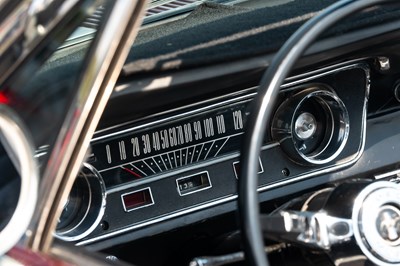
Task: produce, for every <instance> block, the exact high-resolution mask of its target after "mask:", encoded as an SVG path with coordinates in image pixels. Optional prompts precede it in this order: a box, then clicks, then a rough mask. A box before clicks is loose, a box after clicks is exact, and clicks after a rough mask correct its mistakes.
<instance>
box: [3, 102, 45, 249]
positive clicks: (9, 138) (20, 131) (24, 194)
mask: <svg viewBox="0 0 400 266" xmlns="http://www.w3.org/2000/svg"><path fill="white" fill-rule="evenodd" d="M0 139H1V141H2V143H3V145H4V147H5V149H6V151H7V153H8V154H9V156H12V157H13V158H12V160H13V163H14V167H15V168H16V170H17V172H18V173H19V175H20V178H21V186H20V191H19V197H18V202H17V206H16V208H15V210H14V213H13V214H12V216H11V218H10V220H9V221H8V223H7V224H6V226H5V227H4V228H3V230H1V232H0V256H1V255H3V254H5V253H6V252H7V251H8V250H10V249H11V248H12V247H13V246H15V245H16V244H17V243H18V242H19V240H20V239H21V237H23V236H24V235H25V233H26V230H27V228H28V226H29V224H30V222H31V218H32V216H33V213H34V210H35V207H36V200H37V196H38V195H37V191H38V184H39V171H38V164H37V162H36V160H35V157H34V155H33V145H32V141H31V138H30V135H29V134H28V131H27V130H26V128H25V126H24V123H23V122H22V120H21V119H20V118H19V117H18V115H17V114H16V113H15V112H14V111H12V110H11V109H10V108H9V107H8V106H6V105H0Z"/></svg>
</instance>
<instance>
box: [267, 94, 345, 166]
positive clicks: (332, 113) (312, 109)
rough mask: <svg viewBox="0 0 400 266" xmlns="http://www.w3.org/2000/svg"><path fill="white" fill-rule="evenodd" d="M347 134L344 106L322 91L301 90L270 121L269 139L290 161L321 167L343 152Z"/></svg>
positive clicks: (333, 96) (334, 97)
mask: <svg viewBox="0 0 400 266" xmlns="http://www.w3.org/2000/svg"><path fill="white" fill-rule="evenodd" d="M349 131H350V121H349V114H348V112H347V109H346V107H345V105H344V103H343V102H342V101H341V100H340V99H339V97H338V96H336V95H335V94H334V93H332V92H330V91H329V90H327V89H325V88H320V87H313V88H309V89H304V90H302V91H300V92H299V93H297V94H295V95H293V96H291V97H290V98H289V99H287V100H286V101H284V102H283V103H282V104H281V106H280V107H279V108H278V110H277V111H276V113H275V116H274V119H273V122H272V132H271V133H272V137H273V139H275V140H277V141H279V143H280V145H281V147H282V149H283V150H284V151H285V152H286V154H287V155H288V156H289V158H290V159H292V160H293V161H295V162H297V163H299V164H311V165H320V164H325V163H328V162H331V161H332V160H334V159H335V158H336V157H337V156H338V155H339V154H340V153H341V152H342V150H343V149H344V146H345V145H346V142H347V139H348V136H349Z"/></svg>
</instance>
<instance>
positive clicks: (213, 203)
mask: <svg viewBox="0 0 400 266" xmlns="http://www.w3.org/2000/svg"><path fill="white" fill-rule="evenodd" d="M353 68H361V69H363V70H364V72H365V75H366V81H367V84H366V88H365V97H364V108H363V115H362V129H361V136H360V145H359V149H358V151H357V152H356V154H355V155H354V156H353V158H350V159H349V160H348V161H345V162H339V163H337V164H335V165H333V166H330V167H326V168H323V169H320V170H318V171H314V172H309V173H307V174H305V175H300V176H297V177H290V179H285V180H283V181H280V182H276V183H273V184H269V185H267V186H263V187H259V188H258V189H257V191H258V192H264V191H267V190H271V189H273V188H277V187H281V186H284V185H288V184H291V183H294V182H298V181H301V180H304V179H307V178H310V177H313V176H316V175H323V174H327V173H330V172H334V171H337V170H340V169H343V168H346V167H348V166H351V165H352V164H354V163H355V162H357V161H358V159H359V158H360V157H361V156H362V152H363V151H364V148H365V142H366V138H365V136H366V131H367V103H368V98H369V92H370V73H369V69H368V67H367V66H366V65H365V64H363V63H357V64H353V65H349V66H343V67H340V68H338V69H337V70H336V71H340V70H346V69H353ZM325 69H326V68H325ZM336 71H335V70H331V71H329V72H327V73H329V74H330V73H334V72H336ZM314 72H316V71H313V72H310V73H314ZM321 75H322V74H321ZM321 75H320V76H321ZM308 80H310V79H308ZM296 84H297V83H296ZM276 145H279V144H276V143H275V144H274V146H276ZM267 146H268V145H267ZM264 149H265V148H262V150H264ZM238 156H239V155H238V153H237V154H235V155H233V157H232V155H231V156H230V158H229V159H232V158H235V157H238ZM221 159H222V160H228V159H227V158H226V157H223V158H220V159H219V160H218V161H217V160H214V161H210V162H208V164H204V165H203V166H205V165H209V164H214V163H216V162H220V161H221ZM186 170H187V169H184V171H186ZM181 172H183V171H182V169H181V171H177V172H175V174H178V173H181ZM161 178H162V176H161V177H159V178H158V179H161ZM151 181H153V179H152V180H151ZM136 185H139V184H138V183H136V184H134V186H136ZM131 186H133V185H131ZM122 189H124V188H123V187H121V188H119V189H118V190H110V191H109V193H113V192H117V191H119V190H122ZM237 197H238V196H237V195H228V196H226V197H223V198H220V199H216V200H214V201H210V202H206V203H203V204H198V205H195V206H194V207H191V208H186V209H183V210H179V211H177V212H174V213H171V214H167V215H164V216H160V217H156V218H154V219H150V220H147V221H143V222H142V223H137V224H134V225H132V226H128V227H125V228H123V229H120V230H117V231H114V232H111V233H108V234H104V235H101V236H97V237H94V238H90V239H87V240H84V241H82V242H79V243H77V244H76V245H78V246H79V245H86V244H90V243H93V242H96V241H99V240H102V239H106V238H109V237H112V236H116V235H119V234H122V233H126V232H129V231H132V230H136V229H139V228H143V227H146V226H149V225H152V224H156V223H159V222H162V221H165V220H169V219H172V218H175V217H178V216H182V215H185V214H188V213H191V212H195V211H199V210H202V209H207V208H210V207H212V206H216V205H220V204H223V203H226V202H229V201H233V200H235V199H237Z"/></svg>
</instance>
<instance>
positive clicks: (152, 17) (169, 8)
mask: <svg viewBox="0 0 400 266" xmlns="http://www.w3.org/2000/svg"><path fill="white" fill-rule="evenodd" d="M203 2H204V0H172V1H171V0H167V1H166V0H153V1H151V2H150V4H149V6H148V8H147V9H146V14H145V18H144V21H143V24H144V25H145V24H149V23H152V22H155V21H159V20H162V19H165V18H168V17H172V16H175V15H180V14H184V13H186V12H189V11H192V10H193V9H194V8H196V6H198V5H200V4H201V3H203ZM211 2H216V3H224V4H227V3H229V2H234V1H233V0H214V1H211ZM103 13H104V5H102V6H99V7H98V8H97V10H96V11H95V12H94V13H93V15H91V16H90V17H88V18H87V19H86V20H85V21H84V23H83V25H82V26H83V27H86V28H91V29H97V27H98V26H99V25H100V20H101V17H102V15H103Z"/></svg>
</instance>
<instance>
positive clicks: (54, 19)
mask: <svg viewBox="0 0 400 266" xmlns="http://www.w3.org/2000/svg"><path fill="white" fill-rule="evenodd" d="M145 3H146V1H144V0H137V1H124V0H119V1H111V2H110V3H108V4H107V12H106V14H105V16H104V17H103V19H104V21H103V22H102V24H101V25H100V27H99V28H98V30H97V33H96V36H95V38H94V40H93V42H92V45H91V47H90V49H89V51H88V53H87V56H86V58H85V59H84V62H83V68H82V70H81V71H80V76H79V78H78V82H77V83H76V84H75V87H76V90H73V92H74V95H71V98H73V100H72V104H71V105H70V106H69V109H68V112H67V113H65V114H64V117H63V122H62V127H61V128H60V130H59V132H55V134H57V140H56V142H55V144H54V145H52V146H51V147H52V149H51V150H49V151H48V153H49V159H48V161H47V163H46V164H45V165H43V167H44V169H42V171H41V172H42V173H43V175H42V176H41V178H40V183H39V184H38V185H39V188H38V186H37V185H35V184H34V183H35V181H36V182H37V181H38V178H37V168H36V164H35V159H34V156H33V152H32V151H30V153H22V151H18V152H17V154H15V156H14V157H16V158H19V159H20V160H19V161H18V160H16V161H15V160H14V161H15V162H17V165H18V162H19V164H21V160H22V159H23V160H24V162H25V163H26V164H27V165H31V166H32V167H31V168H33V170H32V169H30V170H31V173H30V176H29V181H30V183H29V184H30V186H29V187H30V189H33V190H34V193H27V194H26V195H33V196H30V197H29V200H30V204H27V205H26V206H27V208H28V207H29V211H27V215H26V217H25V220H26V221H25V225H24V223H22V224H21V223H20V224H19V225H23V226H22V227H21V226H20V227H19V228H22V232H23V233H25V238H24V239H25V241H23V243H24V244H25V245H26V247H27V250H29V249H30V250H32V251H34V252H40V253H43V254H50V253H51V252H52V251H54V252H55V251H57V252H56V253H57V256H58V257H59V258H61V259H65V260H66V261H69V262H71V263H74V264H82V263H83V262H82V261H80V259H82V258H84V257H85V256H79V255H78V254H77V256H70V253H69V252H68V250H69V247H63V248H60V245H56V248H54V247H52V244H53V234H54V231H55V227H56V224H57V219H58V217H59V215H60V213H61V211H62V208H63V205H62V203H63V202H65V200H66V198H67V196H68V194H69V191H70V189H71V186H72V184H73V182H74V180H75V177H76V176H77V174H78V171H79V170H80V168H81V166H82V162H83V161H84V158H85V153H86V151H87V147H88V145H89V141H90V139H91V137H92V134H93V132H94V130H95V128H96V126H97V123H98V121H99V118H100V115H101V114H102V112H103V109H104V107H105V104H106V102H107V100H108V98H109V96H110V94H111V92H112V90H113V88H114V85H115V82H116V80H117V78H118V75H119V73H120V70H121V68H122V65H123V63H124V61H125V59H126V56H127V54H128V51H129V49H130V47H131V44H132V43H133V40H134V38H135V36H136V34H137V32H138V28H139V26H140V23H141V18H142V15H143V13H144V7H145ZM101 4H104V1H101V0H100V1H89V0H69V1H63V0H53V1H47V0H38V1H27V0H26V1H1V2H0V62H1V63H0V73H1V75H0V85H1V87H6V86H7V85H9V84H10V83H11V82H10V81H13V82H12V83H11V84H12V85H15V86H16V87H22V86H20V85H22V84H24V83H26V82H28V80H29V78H30V77H31V76H32V73H34V71H37V69H38V68H39V67H40V65H42V64H43V63H44V61H45V60H46V59H47V58H48V57H49V56H50V55H51V54H52V53H53V52H54V51H55V50H56V48H57V47H59V46H60V45H61V43H62V42H63V40H65V38H66V37H68V36H69V35H70V34H71V33H72V31H73V30H74V29H76V27H77V26H78V25H80V23H82V21H83V19H84V18H85V16H87V15H90V14H91V13H93V12H94V11H95V9H96V7H98V6H99V5H101ZM49 86H51V84H49ZM0 113H1V112H0ZM0 117H3V116H2V115H1V114H0ZM0 124H1V125H3V123H0ZM1 125H0V131H3V127H1ZM17 128H23V126H20V127H18V126H17ZM25 137H26V139H29V138H28V136H25ZM5 139H6V141H7V138H5ZM7 144H8V142H7V143H6V144H4V145H5V146H7ZM28 146H29V145H28ZM27 154H29V155H27ZM22 155H24V156H25V157H23V156H22ZM10 156H11V157H12V155H10ZM18 156H20V157H18ZM17 170H18V171H20V175H21V178H22V179H24V180H25V178H26V177H25V175H24V173H25V170H24V169H17ZM23 182H25V181H23ZM24 184H25V183H24ZM24 186H26V185H24ZM21 192H25V190H24V191H21ZM36 195H39V196H38V200H37V204H35V203H36V200H35V196H36ZM35 205H36V206H35ZM34 207H35V209H34ZM29 213H31V214H32V213H34V215H33V218H32V219H30V217H31V215H29ZM11 222H12V223H13V222H14V220H13V219H11V221H10V223H11ZM29 223H30V225H29V227H28V224H29ZM9 226H11V227H13V226H14V224H9ZM27 227H28V230H27ZM2 233H3V232H2ZM0 237H1V236H0ZM19 238H20V236H18V237H17V238H16V241H18V240H19ZM3 243H4V241H1V243H0V245H3V248H2V249H1V251H3V252H6V251H7V249H9V248H11V247H12V246H13V245H14V244H15V243H12V244H11V245H9V244H8V245H7V246H5V245H4V244H3ZM68 254H69V255H68ZM50 255H51V254H50ZM87 258H88V257H87V256H86V259H87ZM99 263H100V264H102V263H101V261H100V262H99ZM99 263H97V264H99ZM103 263H105V262H103Z"/></svg>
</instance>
